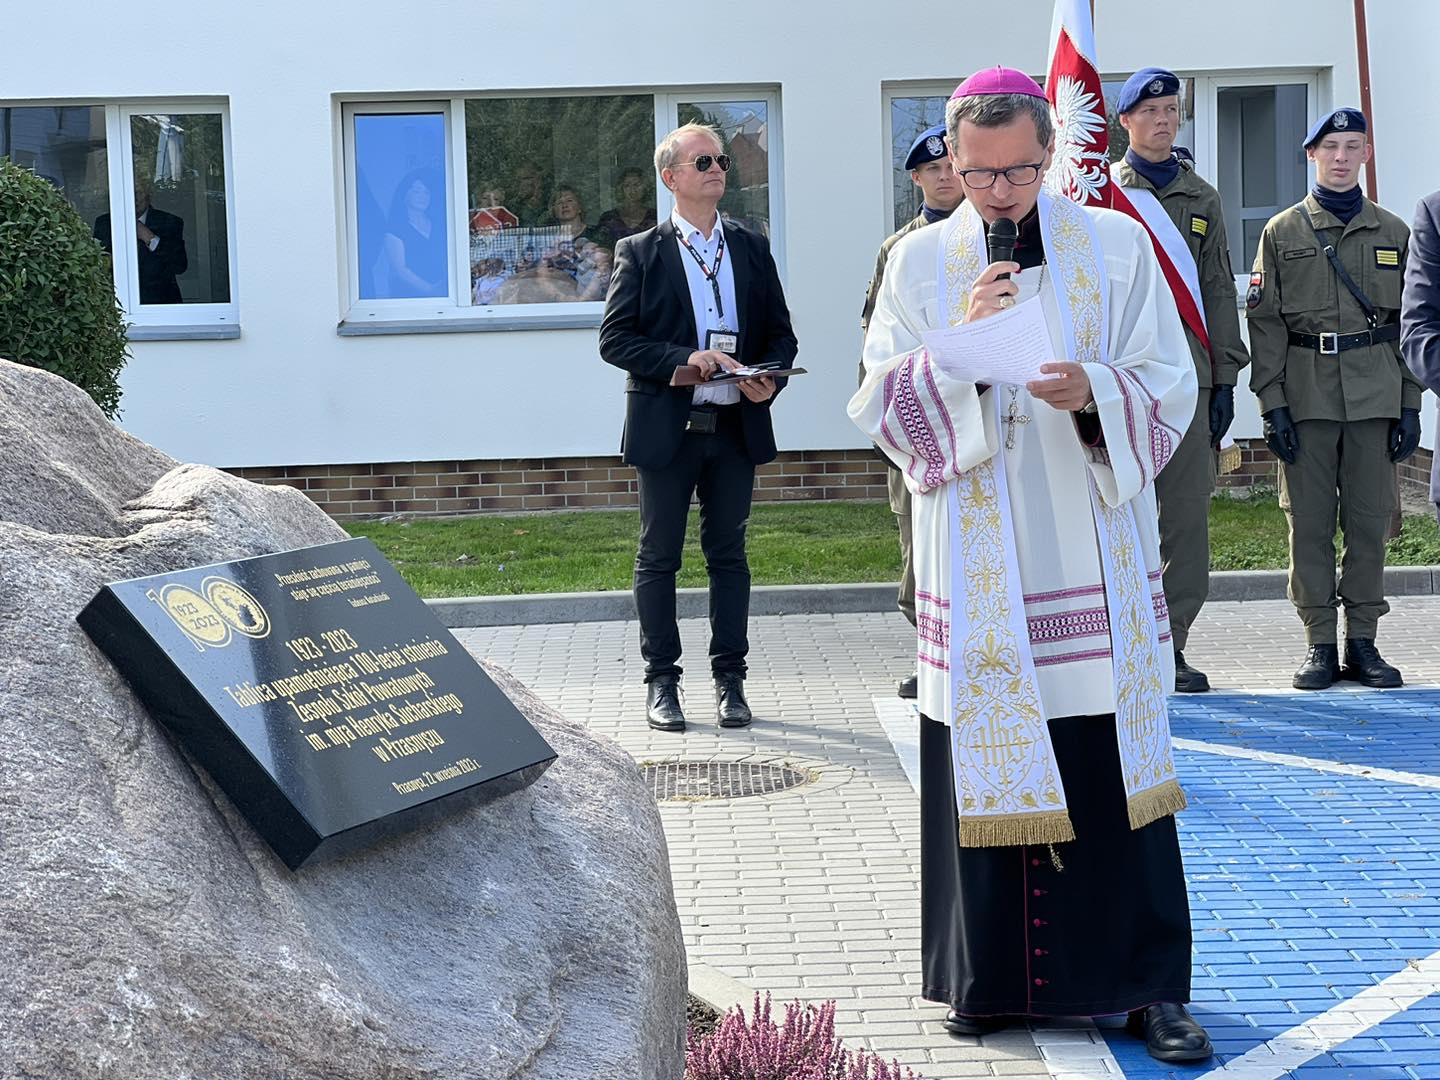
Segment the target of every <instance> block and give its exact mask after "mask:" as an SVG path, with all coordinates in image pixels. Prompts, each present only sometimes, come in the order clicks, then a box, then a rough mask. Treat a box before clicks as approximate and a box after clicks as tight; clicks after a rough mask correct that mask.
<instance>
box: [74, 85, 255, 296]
mask: <svg viewBox="0 0 1440 1080" xmlns="http://www.w3.org/2000/svg"><path fill="white" fill-rule="evenodd" d="M130 146H131V159H130V166H131V180H132V183H133V185H134V190H135V240H136V243H135V249H136V260H135V264H134V265H135V273H136V278H137V279H138V286H139V296H140V303H141V304H182V303H184V304H228V303H229V302H230V233H229V214H228V211H227V209H226V205H225V144H224V134H223V128H222V125H221V119H220V114H219V113H193V114H170V115H162V116H132V117H131V118H130ZM95 236H96V238H97V239H98V240H99V241H100V242H101V243H102V244H104V245H105V246H106V247H107V248H108V247H109V245H110V240H111V230H110V221H109V216H108V215H106V217H105V218H104V220H100V219H97V220H96V222H95ZM132 280H133V279H132Z"/></svg>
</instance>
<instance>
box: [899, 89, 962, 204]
mask: <svg viewBox="0 0 1440 1080" xmlns="http://www.w3.org/2000/svg"><path fill="white" fill-rule="evenodd" d="M947 100H948V99H946V98H943V97H939V96H935V97H896V98H891V99H890V190H891V191H892V192H893V193H894V197H895V217H894V222H895V226H894V227H895V228H896V229H897V230H898V229H900V228H901V226H903V225H904V224H905V223H906V222H907V221H909V220H910V219H911V218H913V217H914V216H915V215H916V214H918V213H920V203H921V201H922V200H923V198H924V194H923V193H922V192H921V191H920V189H919V188H918V187H916V186H915V184H914V182H913V181H912V180H911V179H910V174H909V173H908V172H906V171H905V159H906V157H908V156H909V154H910V147H911V146H913V145H914V143H915V140H916V139H918V138H919V137H920V133H921V132H922V131H924V130H925V129H926V128H932V127H934V126H935V125H936V124H943V123H944V122H945V102H946V101H947Z"/></svg>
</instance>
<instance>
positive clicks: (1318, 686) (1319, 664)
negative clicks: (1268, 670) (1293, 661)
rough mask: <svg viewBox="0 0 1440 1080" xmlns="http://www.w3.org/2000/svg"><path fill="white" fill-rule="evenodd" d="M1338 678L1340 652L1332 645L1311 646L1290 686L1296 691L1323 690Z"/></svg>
mask: <svg viewBox="0 0 1440 1080" xmlns="http://www.w3.org/2000/svg"><path fill="white" fill-rule="evenodd" d="M1338 678H1340V650H1339V649H1338V648H1337V647H1336V646H1334V645H1311V646H1310V651H1309V652H1307V653H1306V654H1305V662H1304V663H1303V664H1301V665H1300V670H1299V671H1297V672H1295V678H1293V679H1291V680H1290V685H1291V686H1293V687H1295V689H1296V690H1324V689H1325V688H1326V687H1327V686H1329V685H1330V684H1331V683H1333V682H1334V681H1335V680H1336V679H1338Z"/></svg>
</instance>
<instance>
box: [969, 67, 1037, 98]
mask: <svg viewBox="0 0 1440 1080" xmlns="http://www.w3.org/2000/svg"><path fill="white" fill-rule="evenodd" d="M995 94H1025V95H1026V96H1028V97H1038V98H1044V96H1045V91H1044V90H1042V89H1040V84H1039V83H1037V82H1036V81H1035V80H1034V79H1032V78H1031V77H1030V76H1029V75H1026V74H1025V73H1024V72H1023V71H1016V70H1015V69H1014V68H1007V67H993V68H986V69H985V70H984V71H977V72H976V73H975V74H974V75H971V76H970V77H969V78H968V79H966V80H965V81H964V82H962V83H961V84H960V85H959V86H957V87H956V88H955V93H953V94H951V95H950V100H951V101H954V100H955V99H956V98H962V97H988V96H991V95H995Z"/></svg>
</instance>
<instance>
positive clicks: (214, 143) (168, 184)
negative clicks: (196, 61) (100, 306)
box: [0, 105, 238, 339]
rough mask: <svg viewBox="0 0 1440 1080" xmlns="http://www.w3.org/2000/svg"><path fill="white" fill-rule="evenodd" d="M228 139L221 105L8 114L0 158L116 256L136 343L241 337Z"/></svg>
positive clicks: (2, 113)
mask: <svg viewBox="0 0 1440 1080" xmlns="http://www.w3.org/2000/svg"><path fill="white" fill-rule="evenodd" d="M228 137H229V136H228V118H227V115H226V112H225V109H224V107H223V106H219V105H214V106H194V105H187V106H185V107H184V109H183V110H182V109H174V110H170V109H163V108H156V107H154V106H146V107H144V108H141V107H138V106H124V105H79V106H73V105H72V106H16V107H11V108H0V156H5V155H8V156H9V157H10V158H11V159H12V160H14V161H15V162H16V163H17V164H20V165H24V166H25V167H27V168H30V169H33V170H34V171H35V173H36V174H37V175H39V176H41V177H43V178H44V179H46V180H48V181H49V182H50V183H52V184H54V185H55V187H56V188H57V189H58V190H59V191H60V192H62V193H63V194H64V196H65V198H66V199H67V200H68V201H69V203H70V205H71V206H73V207H74V208H75V210H76V212H77V213H79V215H80V217H81V218H82V220H84V222H85V223H86V225H88V226H89V227H90V229H91V232H92V234H93V235H94V237H95V239H96V241H97V242H98V243H99V244H100V245H101V247H103V248H104V249H105V250H106V251H107V252H109V253H110V256H111V267H112V270H113V273H114V277H115V292H116V295H117V296H118V297H119V298H120V302H121V304H122V305H124V307H125V311H126V314H127V315H128V317H129V318H130V320H131V322H132V323H133V326H132V329H131V334H130V336H131V337H132V338H136V339H143V338H152V337H193V336H205V337H215V336H222V337H231V336H234V334H236V333H238V329H237V328H236V306H235V302H234V295H233V292H234V290H233V285H232V283H233V280H234V265H233V260H232V254H231V252H232V245H231V242H230V231H231V220H230V197H229V172H228V167H227V163H228V154H227V150H226V145H227V141H228ZM112 149H113V150H114V153H111V151H112ZM121 206H124V207H133V208H134V211H133V212H132V213H124V214H120V215H119V218H118V220H115V214H114V213H113V211H114V208H116V207H121Z"/></svg>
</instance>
